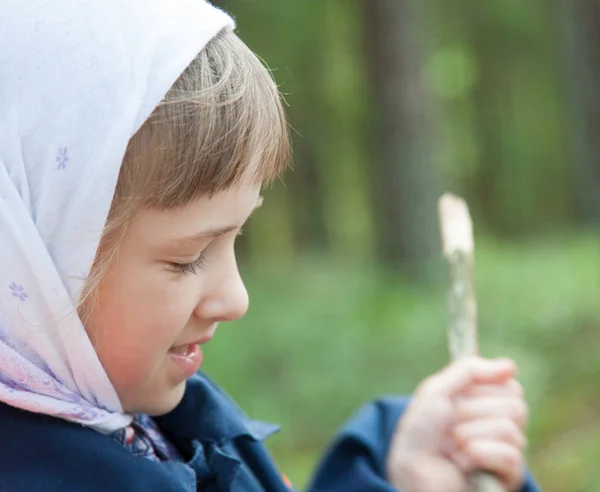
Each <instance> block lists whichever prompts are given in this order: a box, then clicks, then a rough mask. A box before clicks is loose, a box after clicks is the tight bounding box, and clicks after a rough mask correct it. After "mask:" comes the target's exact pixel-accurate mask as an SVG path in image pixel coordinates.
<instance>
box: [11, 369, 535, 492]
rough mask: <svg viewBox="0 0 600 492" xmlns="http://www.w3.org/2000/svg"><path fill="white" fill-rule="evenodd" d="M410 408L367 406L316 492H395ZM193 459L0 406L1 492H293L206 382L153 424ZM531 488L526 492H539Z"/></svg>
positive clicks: (256, 435)
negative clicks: (132, 448)
mask: <svg viewBox="0 0 600 492" xmlns="http://www.w3.org/2000/svg"><path fill="white" fill-rule="evenodd" d="M405 405H406V401H405V400H400V399H384V400H380V401H378V402H375V403H372V404H370V405H367V406H365V407H364V408H363V409H362V410H361V411H359V412H358V414H357V415H356V416H355V417H354V418H353V419H352V420H351V421H350V422H349V423H348V424H347V425H346V426H345V427H344V429H343V430H342V431H341V432H340V434H339V436H338V437H337V439H336V441H335V442H334V443H333V445H332V446H331V447H330V449H329V451H328V452H327V454H326V456H325V458H324V460H323V461H322V462H321V464H320V465H319V467H318V469H317V473H316V475H315V478H314V480H313V482H312V484H311V486H310V489H309V490H311V491H312V492H331V491H340V492H354V491H356V492H358V491H364V492H367V491H373V492H392V491H393V490H394V489H392V487H391V486H390V485H388V484H387V483H386V482H385V480H384V478H383V477H384V463H385V456H386V454H387V449H388V446H389V442H390V438H391V436H392V434H393V431H394V429H395V427H396V422H397V420H398V418H399V417H400V415H401V414H402V412H403V411H404V408H405ZM156 420H157V422H158V424H159V425H160V427H161V429H162V430H163V432H164V433H165V435H166V436H167V437H168V438H169V439H171V440H172V442H173V443H174V444H175V445H177V447H178V448H179V449H180V450H181V451H182V452H183V454H184V456H186V458H187V459H188V461H187V462H186V463H177V462H167V463H159V462H155V461H150V460H148V459H146V458H143V457H136V456H133V455H132V454H131V453H130V452H129V451H128V450H127V449H125V448H124V447H123V446H122V445H121V444H120V443H118V442H117V441H116V440H114V439H112V438H111V437H109V436H105V435H103V434H100V433H98V432H96V431H93V430H90V429H88V428H85V427H82V426H79V425H76V424H72V423H69V422H66V421H64V420H60V419H57V418H53V417H48V416H45V415H38V414H33V413H30V412H25V411H22V410H18V409H15V408H12V407H10V406H8V405H5V404H3V403H0V491H2V492H54V491H61V492H63V491H64V492H101V491H102V492H106V491H111V492H167V491H168V492H194V491H204V492H217V491H223V492H225V491H227V492H259V491H268V492H284V491H285V492H289V488H288V487H286V485H285V483H284V481H283V479H282V477H281V474H280V472H279V471H278V470H277V469H276V467H275V465H274V463H273V461H272V460H271V458H270V457H269V455H268V453H267V451H266V449H265V447H264V446H263V444H262V440H263V439H264V438H266V437H267V436H268V435H270V434H272V433H273V432H275V431H276V430H277V427H276V426H273V425H271V424H265V423H262V422H257V421H252V420H249V419H248V418H246V417H245V416H244V414H243V413H242V412H241V411H240V410H239V409H238V407H237V406H236V405H235V404H234V403H233V402H232V401H231V400H230V399H229V398H228V397H227V396H226V395H225V394H224V393H223V392H222V391H221V390H220V389H219V388H218V387H217V386H215V385H214V384H213V383H212V382H211V381H210V380H209V379H208V378H206V376H203V375H201V374H199V375H197V376H195V377H193V378H192V379H190V380H189V381H188V385H187V389H186V392H185V396H184V398H183V400H182V402H181V403H180V404H179V405H178V406H177V408H175V410H173V411H172V412H171V413H169V414H167V415H165V416H163V417H159V418H157V419H156ZM536 491H537V488H536V487H535V485H534V484H533V482H530V481H529V482H528V483H527V485H526V486H525V488H524V490H523V492H536Z"/></svg>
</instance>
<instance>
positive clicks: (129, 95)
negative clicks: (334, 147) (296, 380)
mask: <svg viewBox="0 0 600 492" xmlns="http://www.w3.org/2000/svg"><path fill="white" fill-rule="evenodd" d="M287 159H288V136H287V131H286V122H285V118H284V115H283V111H282V106H281V103H280V100H279V97H278V93H277V89H276V86H275V84H274V83H273V81H272V80H271V78H270V77H269V74H268V72H267V71H266V70H265V69H264V68H263V67H262V66H261V64H260V63H259V61H258V60H257V58H256V57H255V56H254V55H253V54H252V53H251V52H250V51H249V50H248V48H247V47H246V46H245V45H244V44H243V43H242V42H241V41H240V40H239V39H238V38H237V37H236V35H235V34H234V33H233V21H232V20H231V18H230V17H229V16H228V15H227V14H225V13H224V12H222V11H220V10H218V9H216V8H214V7H212V6H211V5H209V4H208V3H205V2H204V1H203V0H169V1H167V0H102V1H97V0H53V1H47V0H28V1H27V2H24V1H22V0H4V1H3V2H1V3H0V443H1V444H0V490H2V491H3V492H36V491H103V490H115V491H127V492H131V491H144V492H149V491H157V492H159V491H161V492H162V491H181V492H183V491H186V492H191V491H194V490H198V491H200V490H202V491H249V492H252V491H259V490H267V491H284V490H289V487H290V485H289V484H288V483H287V481H286V480H285V479H284V478H283V477H282V476H281V475H280V474H279V473H278V472H277V470H276V468H275V466H274V464H273V462H272V461H271V459H270V458H269V456H268V454H267V452H266V450H265V448H264V447H263V444H262V440H263V439H264V438H265V437H267V436H268V435H269V434H271V433H272V432H273V431H274V430H275V428H274V427H273V426H271V425H269V424H265V423H261V422H256V421H252V420H249V419H248V418H246V417H245V416H244V415H243V413H242V412H241V411H240V410H239V409H238V408H237V407H236V406H235V405H234V404H233V403H232V401H231V400H230V399H229V398H228V397H227V396H225V394H224V393H223V392H222V391H221V390H220V389H219V388H218V387H217V386H215V385H214V384H213V383H212V382H211V381H210V380H209V379H208V378H207V377H206V376H204V375H202V374H197V371H198V369H199V367H200V364H201V362H202V350H203V348H201V346H202V345H203V344H206V343H207V342H209V341H210V339H211V338H212V337H213V336H214V335H215V331H216V329H217V323H218V322H221V321H229V320H235V319H238V318H240V317H241V316H243V315H244V313H245V311H246V309H247V306H248V296H247V293H246V291H245V289H244V286H243V284H242V281H241V279H240V277H239V274H238V270H237V266H236V261H235V257H234V252H233V246H234V241H235V237H236V234H238V232H239V231H240V228H241V227H242V225H243V224H244V222H245V221H246V220H247V219H248V216H249V215H250V214H251V213H252V211H253V209H254V208H255V207H257V206H258V205H259V204H260V200H261V199H260V196H259V192H260V188H261V186H262V185H264V184H265V183H268V182H269V181H271V180H273V179H274V178H275V177H277V176H279V174H280V173H281V172H282V171H283V170H284V168H285V167H286V163H287ZM514 375H515V367H514V364H513V363H512V362H510V361H506V360H497V361H489V360H483V359H479V358H474V359H471V360H467V361H464V362H461V363H459V364H455V365H453V366H451V367H449V368H447V369H445V370H443V371H441V372H440V373H439V374H437V375H434V376H432V377H431V378H429V379H428V380H427V381H426V382H424V383H423V385H422V386H421V387H420V389H419V390H418V391H417V392H416V394H415V396H414V399H413V400H412V401H411V402H410V403H408V402H407V401H404V400H400V399H387V400H380V401H378V402H376V403H374V404H371V405H369V406H367V407H365V408H364V409H363V410H362V411H361V412H359V413H358V414H357V416H356V417H355V418H354V419H353V420H352V421H350V423H349V424H348V425H347V426H346V428H345V429H344V430H343V431H342V432H341V433H340V436H339V437H338V439H337V441H336V442H335V444H334V445H333V446H332V447H331V449H330V450H329V452H328V454H327V456H326V457H325V459H324V460H323V461H322V463H321V465H320V466H319V469H318V471H317V473H316V475H315V478H314V481H313V483H312V485H311V490H314V491H344V492H347V491H352V490H356V491H358V490H361V491H391V490H402V491H405V492H410V491H416V492H435V491H444V492H452V491H456V492H458V491H463V490H466V487H467V480H468V476H469V474H470V473H471V472H472V471H473V470H476V469H486V470H489V471H490V472H492V473H495V474H496V475H497V476H498V477H499V478H500V479H501V480H502V481H503V483H504V485H505V487H506V490H510V491H517V490H527V491H532V490H535V487H534V485H533V484H532V483H531V482H530V481H528V480H527V479H526V477H525V474H524V467H523V454H522V452H523V451H522V450H523V446H524V440H525V439H524V435H523V432H524V431H523V429H524V425H525V413H526V406H525V404H524V401H523V396H522V393H521V390H520V388H519V386H518V384H517V383H516V382H515V380H514V379H513V377H514ZM403 414H404V416H403V417H402V418H400V416H401V415H403Z"/></svg>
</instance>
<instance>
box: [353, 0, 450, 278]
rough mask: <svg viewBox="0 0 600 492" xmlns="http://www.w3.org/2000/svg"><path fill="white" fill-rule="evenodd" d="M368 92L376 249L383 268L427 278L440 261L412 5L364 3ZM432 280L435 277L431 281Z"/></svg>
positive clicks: (402, 0) (385, 0)
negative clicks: (370, 119)
mask: <svg viewBox="0 0 600 492" xmlns="http://www.w3.org/2000/svg"><path fill="white" fill-rule="evenodd" d="M363 5H364V9H365V23H366V25H365V28H366V44H367V57H368V60H369V64H370V71H371V76H372V89H373V98H372V101H373V107H374V111H373V116H374V118H375V120H374V121H375V123H374V125H373V128H374V130H375V134H374V138H373V141H372V142H373V147H374V149H373V154H372V156H373V163H372V165H371V166H370V167H371V174H372V183H373V200H374V210H375V217H376V219H375V220H376V240H377V243H378V250H379V253H380V255H381V258H382V260H383V262H384V265H385V266H386V267H391V268H393V269H394V270H398V269H401V270H403V271H405V272H408V273H409V274H411V275H412V276H413V277H421V278H422V277H423V276H425V277H428V276H430V275H431V274H432V273H433V272H437V268H436V269H430V267H431V266H432V265H436V266H439V264H438V263H437V262H435V263H432V262H431V260H432V259H433V258H438V257H439V233H438V230H437V220H436V206H435V204H436V200H437V195H438V193H437V189H436V183H435V179H434V173H433V164H432V148H433V134H432V127H431V125H430V121H429V114H428V110H429V104H430V103H429V101H428V94H427V91H426V90H425V88H424V86H423V83H422V54H423V48H424V47H423V45H422V44H421V43H420V39H419V36H418V33H420V32H422V29H423V26H422V25H421V23H419V16H418V13H419V12H418V9H419V2H413V1H411V0H364V4H363ZM434 276H435V275H434Z"/></svg>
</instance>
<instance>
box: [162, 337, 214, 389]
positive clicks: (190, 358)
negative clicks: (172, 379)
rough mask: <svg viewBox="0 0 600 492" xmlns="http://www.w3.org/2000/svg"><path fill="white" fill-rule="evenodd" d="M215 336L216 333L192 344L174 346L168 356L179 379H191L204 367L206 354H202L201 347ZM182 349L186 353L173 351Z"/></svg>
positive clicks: (193, 341)
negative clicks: (203, 362)
mask: <svg viewBox="0 0 600 492" xmlns="http://www.w3.org/2000/svg"><path fill="white" fill-rule="evenodd" d="M213 336H214V333H212V334H210V335H207V336H204V337H202V338H198V339H196V340H192V341H191V342H187V343H180V344H177V345H173V346H172V347H171V349H169V352H167V356H168V358H169V360H170V361H171V362H172V364H173V367H174V368H175V371H176V373H177V379H182V380H184V379H189V378H191V377H192V376H193V375H194V374H196V373H197V372H198V370H199V369H200V366H201V365H202V361H203V360H204V354H203V353H202V349H201V348H200V345H202V344H205V343H207V342H209V341H210V340H211V339H212V337H213ZM182 348H183V349H186V352H185V353H177V352H174V351H173V349H182Z"/></svg>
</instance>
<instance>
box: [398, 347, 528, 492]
mask: <svg viewBox="0 0 600 492" xmlns="http://www.w3.org/2000/svg"><path fill="white" fill-rule="evenodd" d="M515 373H516V366H515V364H514V363H513V362H512V361H510V360H506V359H502V360H485V359H481V358H478V357H473V358H469V359H465V360H462V361H460V362H456V363H454V364H452V365H450V366H449V367H447V368H446V369H444V370H442V371H441V372H439V373H437V374H435V375H433V376H431V377H429V378H427V379H426V380H425V381H424V382H423V383H422V384H421V385H420V387H419V388H418V389H417V391H416V392H415V394H414V397H413V400H412V401H411V403H410V405H409V407H408V409H407V411H406V413H405V415H404V416H403V417H402V418H401V419H400V421H399V423H398V427H397V429H396V434H395V436H394V438H393V441H392V445H391V447H390V451H389V453H388V459H387V474H388V479H389V481H390V483H391V484H392V485H393V486H394V487H396V488H397V489H399V490H401V491H402V492H465V491H467V490H468V476H469V474H470V472H472V471H474V470H486V471H489V472H491V473H493V474H495V475H496V476H497V477H498V478H499V479H500V480H501V482H502V483H503V484H504V486H505V487H506V490H507V491H510V492H513V491H516V490H518V489H519V488H520V487H521V485H522V483H523V480H524V473H525V465H524V459H523V449H524V447H525V443H526V441H525V436H524V428H525V424H526V420H527V405H526V403H525V401H524V399H523V391H522V388H521V386H520V385H519V383H518V382H517V381H515V380H514V379H513V377H514V376H515Z"/></svg>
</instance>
